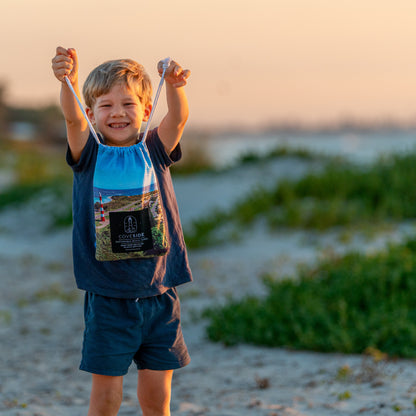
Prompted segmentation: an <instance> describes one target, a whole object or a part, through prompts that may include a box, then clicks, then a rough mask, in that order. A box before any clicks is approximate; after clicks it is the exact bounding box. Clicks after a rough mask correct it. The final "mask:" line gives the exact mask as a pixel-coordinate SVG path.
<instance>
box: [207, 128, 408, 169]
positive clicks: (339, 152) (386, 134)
mask: <svg viewBox="0 0 416 416" xmlns="http://www.w3.org/2000/svg"><path fill="white" fill-rule="evenodd" d="M204 146H206V151H207V152H208V155H209V156H210V157H211V158H212V160H213V162H214V164H215V165H216V166H218V167H224V166H227V165H232V164H233V163H234V162H235V161H236V160H237V159H238V158H239V157H240V156H242V155H244V154H246V153H256V154H259V155H264V154H267V152H270V151H271V150H273V149H275V148H276V147H283V148H287V149H296V150H299V149H301V150H306V151H309V152H313V153H317V154H323V155H329V156H342V157H344V158H346V159H348V160H351V161H353V162H355V163H371V162H374V161H376V160H377V159H379V158H380V157H382V156H385V155H391V154H394V153H398V154H400V153H407V152H416V130H406V131H404V130H403V131H382V132H365V133H357V132H348V131H342V132H335V133H299V134H293V133H291V134H283V133H275V134H262V135H250V134H246V135H242V134H240V135H238V134H233V135H221V136H216V137H212V138H210V139H209V140H207V141H206V142H205V143H204Z"/></svg>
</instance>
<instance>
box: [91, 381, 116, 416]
mask: <svg viewBox="0 0 416 416" xmlns="http://www.w3.org/2000/svg"><path fill="white" fill-rule="evenodd" d="M110 380H111V382H109V381H110ZM114 380H115V379H114ZM112 381H113V380H112V379H110V378H102V377H96V378H95V379H94V381H93V387H92V390H91V398H90V411H89V413H88V416H95V415H100V416H101V415H105V416H107V415H108V416H110V415H111V416H112V415H117V413H118V410H119V409H120V406H121V402H122V400H123V387H122V384H121V382H120V381H119V380H117V382H114V383H113V382H112Z"/></svg>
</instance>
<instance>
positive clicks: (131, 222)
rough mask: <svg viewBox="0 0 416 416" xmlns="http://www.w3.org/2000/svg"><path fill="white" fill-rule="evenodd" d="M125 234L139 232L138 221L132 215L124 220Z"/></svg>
mask: <svg viewBox="0 0 416 416" xmlns="http://www.w3.org/2000/svg"><path fill="white" fill-rule="evenodd" d="M124 232H125V233H128V234H133V233H136V232H137V220H136V218H134V217H132V216H131V215H129V216H127V217H126V218H124Z"/></svg>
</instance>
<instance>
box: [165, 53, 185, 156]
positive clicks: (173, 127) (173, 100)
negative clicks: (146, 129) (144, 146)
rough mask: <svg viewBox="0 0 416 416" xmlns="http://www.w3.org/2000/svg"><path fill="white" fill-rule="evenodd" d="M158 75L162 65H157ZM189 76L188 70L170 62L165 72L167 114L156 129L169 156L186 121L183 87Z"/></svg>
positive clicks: (180, 135)
mask: <svg viewBox="0 0 416 416" xmlns="http://www.w3.org/2000/svg"><path fill="white" fill-rule="evenodd" d="M158 70H159V73H160V74H161V73H162V70H163V69H162V64H161V62H159V65H158ZM190 75H191V71H189V69H186V70H183V69H182V68H181V66H180V65H178V64H177V63H176V62H175V61H172V62H171V64H170V66H169V68H168V69H167V70H166V75H165V82H166V99H167V104H168V112H167V114H166V116H165V117H164V118H163V120H162V121H161V123H160V126H159V128H158V133H159V137H160V139H161V141H162V143H163V145H164V146H165V149H166V152H167V153H168V154H170V153H171V152H172V150H173V149H174V148H175V147H176V145H177V144H178V143H179V140H180V139H181V137H182V133H183V129H184V128H185V123H186V121H187V120H188V115H189V107H188V100H187V98H186V94H185V90H184V88H183V87H184V86H185V85H186V83H187V79H188V78H189V76H190Z"/></svg>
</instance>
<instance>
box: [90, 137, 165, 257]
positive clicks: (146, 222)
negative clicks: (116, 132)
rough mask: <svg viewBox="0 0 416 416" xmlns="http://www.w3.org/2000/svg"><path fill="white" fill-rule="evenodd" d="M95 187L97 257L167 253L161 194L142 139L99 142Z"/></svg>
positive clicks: (151, 255)
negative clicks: (130, 142) (123, 142)
mask: <svg viewBox="0 0 416 416" xmlns="http://www.w3.org/2000/svg"><path fill="white" fill-rule="evenodd" d="M93 192H94V216H95V236H96V252H95V257H96V259H97V260H99V261H111V260H123V259H130V258H147V257H154V256H160V255H163V254H165V253H166V252H167V249H168V247H167V237H166V232H165V221H164V213H163V209H162V205H161V200H160V199H161V196H160V193H159V189H158V186H157V180H156V175H155V172H154V169H153V166H152V163H151V159H150V156H149V153H148V151H147V148H146V146H145V145H144V144H143V143H138V144H136V145H134V146H128V147H114V146H105V145H102V144H100V145H99V147H98V154H97V162H96V165H95V171H94V183H93Z"/></svg>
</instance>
